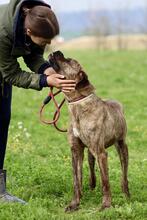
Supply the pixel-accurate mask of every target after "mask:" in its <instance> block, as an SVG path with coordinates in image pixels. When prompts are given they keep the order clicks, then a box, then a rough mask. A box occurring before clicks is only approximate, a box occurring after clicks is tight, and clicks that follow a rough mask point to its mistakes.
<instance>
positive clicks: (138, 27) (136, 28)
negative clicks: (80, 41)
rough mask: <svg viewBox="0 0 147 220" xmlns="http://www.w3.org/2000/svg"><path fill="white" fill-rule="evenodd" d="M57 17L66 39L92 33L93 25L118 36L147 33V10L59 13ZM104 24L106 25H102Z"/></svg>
mask: <svg viewBox="0 0 147 220" xmlns="http://www.w3.org/2000/svg"><path fill="white" fill-rule="evenodd" d="M57 16H58V19H59V22H60V27H61V35H62V36H63V37H65V39H71V38H73V37H79V36H81V35H83V34H84V35H85V34H88V33H90V31H89V30H90V27H91V25H92V24H95V25H97V26H103V25H104V26H106V25H107V26H109V34H111V35H112V34H117V33H118V30H119V31H121V32H123V33H147V8H146V9H145V8H141V7H139V8H135V9H126V10H98V11H94V12H92V11H80V12H69V13H58V14H57ZM103 22H104V24H101V23H103ZM99 24H100V25H99ZM120 26H121V27H120Z"/></svg>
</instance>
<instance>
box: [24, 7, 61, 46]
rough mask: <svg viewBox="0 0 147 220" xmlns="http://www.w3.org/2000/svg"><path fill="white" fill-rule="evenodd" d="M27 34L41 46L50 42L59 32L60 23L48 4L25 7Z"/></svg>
mask: <svg viewBox="0 0 147 220" xmlns="http://www.w3.org/2000/svg"><path fill="white" fill-rule="evenodd" d="M24 12H25V24H24V28H25V31H26V34H27V35H28V36H29V37H30V38H31V40H32V41H33V42H34V43H36V44H38V45H39V46H45V45H46V44H50V43H51V40H52V39H53V38H54V37H55V36H56V35H58V34H59V24H58V20H57V18H56V15H55V14H54V12H53V11H52V10H51V9H50V8H49V7H47V6H34V7H33V8H30V9H26V8H25V9H24Z"/></svg>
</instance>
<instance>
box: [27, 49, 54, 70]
mask: <svg viewBox="0 0 147 220" xmlns="http://www.w3.org/2000/svg"><path fill="white" fill-rule="evenodd" d="M44 49H45V48H42V47H39V46H37V45H33V46H32V48H31V51H32V52H31V54H29V55H25V56H23V59H24V62H25V63H26V65H27V66H28V67H29V69H30V70H31V71H33V72H35V73H39V74H43V73H44V70H45V69H47V68H48V67H50V64H49V62H47V61H46V60H44V58H43V54H44Z"/></svg>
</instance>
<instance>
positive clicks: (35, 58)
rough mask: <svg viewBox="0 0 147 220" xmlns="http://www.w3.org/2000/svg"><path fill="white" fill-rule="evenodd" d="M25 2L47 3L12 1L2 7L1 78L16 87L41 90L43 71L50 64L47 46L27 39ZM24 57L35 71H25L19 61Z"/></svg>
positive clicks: (30, 2)
mask: <svg viewBox="0 0 147 220" xmlns="http://www.w3.org/2000/svg"><path fill="white" fill-rule="evenodd" d="M23 5H31V6H32V5H45V6H47V7H50V6H49V5H47V4H45V3H44V2H43V1H42V0H10V3H9V4H6V5H1V6H0V81H1V82H2V81H5V82H7V83H9V84H12V85H14V86H17V87H23V88H26V89H29V88H31V89H36V90H41V89H42V86H41V85H40V81H41V80H42V81H43V80H45V79H46V78H45V77H46V76H45V75H44V74H43V72H44V70H45V69H46V68H47V67H49V63H47V61H45V60H44V59H43V53H44V48H41V47H39V46H37V45H36V44H34V43H33V42H32V41H29V42H28V40H26V36H25V34H24V30H23V19H24V18H22V13H21V8H22V6H23ZM18 57H23V59H24V62H25V63H26V64H27V66H28V67H29V68H30V70H31V71H32V72H26V71H23V70H22V69H21V68H20V66H19V63H18V61H17V58H18Z"/></svg>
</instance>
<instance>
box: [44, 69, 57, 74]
mask: <svg viewBox="0 0 147 220" xmlns="http://www.w3.org/2000/svg"><path fill="white" fill-rule="evenodd" d="M44 74H45V75H47V76H50V75H52V74H57V73H56V71H55V70H54V69H53V68H52V67H48V68H47V69H46V70H45V71H44Z"/></svg>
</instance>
